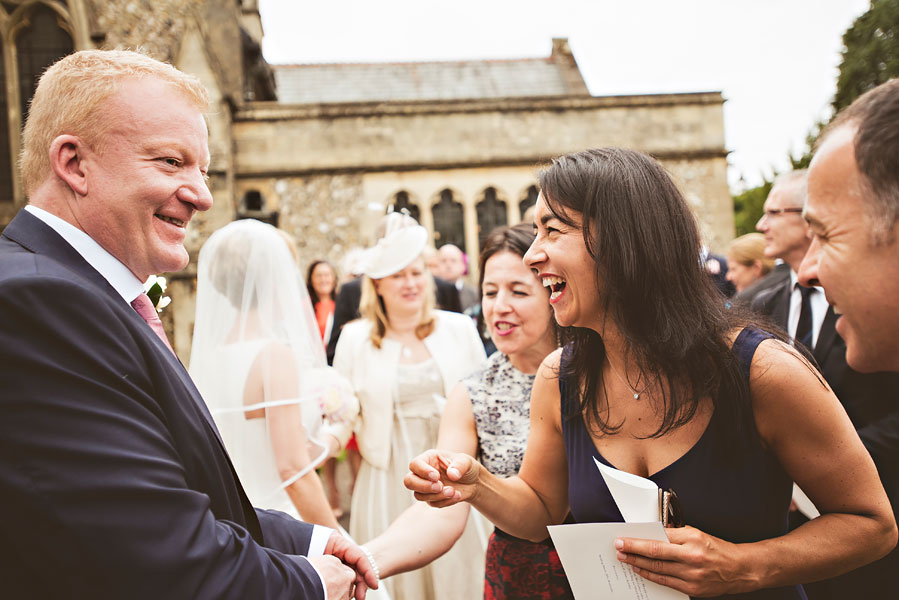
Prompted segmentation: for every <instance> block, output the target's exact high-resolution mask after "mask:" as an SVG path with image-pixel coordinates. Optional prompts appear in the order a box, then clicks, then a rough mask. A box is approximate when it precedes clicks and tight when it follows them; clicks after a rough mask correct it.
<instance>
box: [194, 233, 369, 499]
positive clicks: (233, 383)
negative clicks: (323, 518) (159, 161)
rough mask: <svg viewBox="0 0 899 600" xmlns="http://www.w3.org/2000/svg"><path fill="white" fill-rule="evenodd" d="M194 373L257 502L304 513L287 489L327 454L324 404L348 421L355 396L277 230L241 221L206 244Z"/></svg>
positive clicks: (199, 275)
mask: <svg viewBox="0 0 899 600" xmlns="http://www.w3.org/2000/svg"><path fill="white" fill-rule="evenodd" d="M190 373H191V376H192V377H193V379H194V381H195V382H196V384H197V387H198V388H199V390H200V392H201V393H202V395H203V398H204V399H205V401H206V403H207V405H208V406H209V409H210V412H211V413H212V415H213V418H214V419H215V422H216V425H217V426H218V428H219V431H220V433H221V435H222V438H223V440H224V442H225V446H226V448H227V450H228V453H229V454H230V456H231V459H232V461H233V462H234V465H235V468H236V469H237V473H238V475H239V476H240V479H241V482H242V483H243V485H244V487H245V489H246V491H247V494H248V496H249V498H250V500H251V501H252V502H253V503H254V504H255V505H257V506H260V507H265V508H279V509H280V510H285V511H287V512H295V511H294V510H290V509H291V508H292V507H291V506H289V500H288V498H287V495H286V493H285V492H284V490H285V488H286V487H287V486H289V485H290V484H291V483H293V482H294V481H296V480H297V479H299V478H300V477H302V476H303V475H305V474H306V473H308V472H309V471H311V470H312V469H314V468H315V467H316V466H317V465H318V464H319V463H320V462H321V461H323V460H324V459H325V458H326V456H327V448H326V446H325V444H324V443H322V440H321V425H322V414H323V412H327V413H331V417H332V419H339V418H340V410H339V409H340V406H341V405H342V404H345V403H347V402H350V401H355V398H353V397H352V392H351V391H349V386H348V384H345V383H343V382H341V380H340V377H339V375H337V373H336V372H335V371H333V370H332V369H331V368H330V367H328V366H327V363H326V361H325V354H324V349H323V347H322V343H321V339H320V337H319V335H318V327H317V325H316V322H315V316H314V314H313V312H312V305H311V303H310V301H309V295H308V293H307V292H306V287H305V285H304V284H303V282H302V281H301V276H300V272H299V269H298V268H297V264H296V260H295V258H294V255H293V250H292V242H290V241H289V238H287V237H286V236H285V235H284V234H283V233H282V232H280V231H279V230H278V229H276V228H274V227H272V226H271V225H267V224H265V223H261V222H259V221H254V220H249V219H248V220H241V221H235V222H233V223H230V224H228V225H226V226H225V227H222V228H221V229H219V230H218V231H216V232H215V233H213V234H212V235H211V236H210V237H209V240H208V241H207V242H206V244H205V245H204V246H203V248H202V249H201V250H200V257H199V264H198V271H197V310H196V319H195V323H194V336H193V348H192V350H191V357H190ZM348 395H349V398H348ZM350 398H352V400H350ZM285 503H287V504H285Z"/></svg>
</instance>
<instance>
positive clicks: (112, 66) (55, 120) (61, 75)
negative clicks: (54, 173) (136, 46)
mask: <svg viewBox="0 0 899 600" xmlns="http://www.w3.org/2000/svg"><path fill="white" fill-rule="evenodd" d="M141 77H155V78H157V79H160V80H162V81H165V82H167V83H170V84H171V85H172V86H173V87H174V88H175V89H176V90H177V91H179V92H180V93H181V94H182V95H183V96H184V98H185V99H187V100H188V101H189V102H191V103H193V104H195V105H196V107H197V108H198V109H199V110H200V111H201V112H206V110H208V108H209V93H208V92H207V91H206V88H204V87H203V84H202V83H200V80H199V79H197V78H196V77H194V76H193V75H188V74H187V73H183V72H181V71H179V70H178V69H176V68H175V67H173V66H172V65H170V64H167V63H163V62H160V61H158V60H156V59H154V58H151V57H149V56H147V55H146V54H142V53H140V52H133V51H130V50H83V51H81V52H75V53H74V54H70V55H68V56H66V57H65V58H62V59H61V60H59V61H57V62H56V63H55V64H53V65H52V66H51V67H50V68H49V69H47V70H46V71H45V72H44V74H43V75H42V76H41V78H40V81H39V82H38V86H37V89H36V90H35V92H34V96H33V97H32V99H31V105H30V108H29V111H28V120H27V122H26V123H25V129H24V132H23V135H22V140H23V141H22V155H21V159H20V165H21V168H22V177H23V181H24V185H25V194H26V195H28V194H29V193H31V192H33V191H34V190H35V189H36V188H37V187H38V186H39V185H40V184H41V183H43V181H44V180H45V179H46V178H47V176H48V175H49V173H50V158H49V155H48V154H49V152H48V151H49V148H50V145H51V144H52V143H53V140H54V139H55V138H57V137H58V136H60V135H63V134H70V135H77V136H79V137H81V138H82V139H83V140H84V141H85V143H86V144H88V145H89V146H91V147H94V148H98V147H99V142H101V140H102V138H103V136H104V134H105V133H106V131H107V128H108V127H109V124H108V123H107V119H106V118H105V115H104V111H103V110H101V105H102V104H103V102H104V101H106V100H107V99H108V98H109V97H110V96H112V95H113V94H115V93H116V92H117V91H118V90H119V89H120V87H121V85H122V84H123V83H124V82H126V81H127V80H129V79H139V78H141Z"/></svg>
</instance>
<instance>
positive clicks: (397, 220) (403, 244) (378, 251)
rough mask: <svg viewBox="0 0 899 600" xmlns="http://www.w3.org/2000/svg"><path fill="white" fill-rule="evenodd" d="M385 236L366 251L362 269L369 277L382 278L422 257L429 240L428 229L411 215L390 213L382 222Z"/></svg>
mask: <svg viewBox="0 0 899 600" xmlns="http://www.w3.org/2000/svg"><path fill="white" fill-rule="evenodd" d="M382 225H383V227H384V236H383V237H382V238H381V239H379V240H378V243H377V244H375V245H374V246H373V247H371V248H369V249H368V250H366V251H365V255H364V256H363V257H362V261H361V262H362V272H363V273H364V274H365V275H367V276H368V277H370V278H372V279H381V278H383V277H387V276H389V275H393V274H394V273H396V272H397V271H402V270H403V269H405V268H406V267H408V266H409V265H410V264H412V262H413V261H414V260H415V259H416V258H418V257H419V256H421V253H422V252H423V251H424V249H425V245H426V244H427V243H428V230H427V229H425V228H424V227H422V226H421V225H419V224H418V223H416V222H415V219H413V218H412V217H410V216H408V215H405V214H402V213H398V212H393V213H390V214H388V215H386V216H385V217H384V220H383V221H382Z"/></svg>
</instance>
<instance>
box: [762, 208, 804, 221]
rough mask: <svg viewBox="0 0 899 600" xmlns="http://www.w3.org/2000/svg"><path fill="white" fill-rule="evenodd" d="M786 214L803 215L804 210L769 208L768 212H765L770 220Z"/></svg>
mask: <svg viewBox="0 0 899 600" xmlns="http://www.w3.org/2000/svg"><path fill="white" fill-rule="evenodd" d="M784 213H796V214H802V209H801V208H769V209H768V210H766V211H765V216H766V217H768V218H769V219H770V218H771V217H774V216H777V215H782V214H784Z"/></svg>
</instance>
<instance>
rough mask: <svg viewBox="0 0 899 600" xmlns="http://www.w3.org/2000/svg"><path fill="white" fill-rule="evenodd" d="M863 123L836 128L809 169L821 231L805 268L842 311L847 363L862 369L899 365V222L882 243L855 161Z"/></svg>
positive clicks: (815, 230)
mask: <svg viewBox="0 0 899 600" xmlns="http://www.w3.org/2000/svg"><path fill="white" fill-rule="evenodd" d="M855 132H856V129H855V127H854V126H852V125H851V124H847V125H844V126H842V127H840V128H838V129H836V130H834V131H833V133H831V135H830V136H828V138H827V139H826V140H825V142H824V143H823V144H822V146H821V148H820V149H819V150H818V152H817V153H816V155H815V158H814V160H813V161H812V164H811V167H810V168H809V195H808V202H807V203H806V218H807V219H808V222H809V224H810V226H811V231H812V234H813V236H814V238H813V240H812V245H811V247H810V249H809V252H808V254H807V255H806V257H805V259H804V260H803V261H802V266H801V267H800V273H799V275H800V281H801V282H802V283H803V284H804V285H809V284H820V285H821V286H822V287H824V290H825V292H826V293H827V299H828V300H829V301H830V303H831V304H833V305H834V310H835V311H836V312H837V313H838V314H839V315H840V316H839V318H838V320H837V324H836V330H837V332H838V333H839V334H840V335H841V336H842V337H843V339H844V340H845V341H846V362H847V363H848V364H849V366H851V367H852V368H853V369H856V370H858V371H863V372H874V371H888V370H889V371H899V226H897V225H894V227H893V235H892V239H890V240H888V241H887V242H883V243H875V242H874V240H873V239H872V234H871V231H872V227H871V223H870V217H869V216H868V211H869V208H868V206H867V202H868V201H869V200H866V194H871V193H872V192H871V191H870V188H869V187H868V186H867V185H866V182H865V181H864V179H863V177H864V176H863V175H862V174H861V172H860V171H859V169H858V164H857V163H856V160H855V144H854V138H855Z"/></svg>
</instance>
